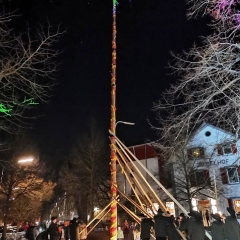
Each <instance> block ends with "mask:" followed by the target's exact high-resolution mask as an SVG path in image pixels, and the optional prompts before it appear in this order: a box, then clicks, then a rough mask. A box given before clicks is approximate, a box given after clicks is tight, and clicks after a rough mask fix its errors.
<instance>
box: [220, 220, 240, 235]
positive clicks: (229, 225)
mask: <svg viewBox="0 0 240 240" xmlns="http://www.w3.org/2000/svg"><path fill="white" fill-rule="evenodd" d="M224 227H225V236H226V239H228V240H240V233H239V223H238V221H237V219H236V218H233V217H227V218H226V220H225V225H224Z"/></svg>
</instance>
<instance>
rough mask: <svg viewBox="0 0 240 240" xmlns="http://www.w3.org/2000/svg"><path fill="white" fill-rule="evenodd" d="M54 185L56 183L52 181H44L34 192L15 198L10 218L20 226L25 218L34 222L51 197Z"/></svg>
mask: <svg viewBox="0 0 240 240" xmlns="http://www.w3.org/2000/svg"><path fill="white" fill-rule="evenodd" d="M54 187H55V184H54V183H52V182H51V181H49V182H44V181H43V182H42V184H41V185H40V188H38V189H37V191H36V190H35V191H34V192H33V194H23V195H21V196H20V197H18V198H17V199H14V202H13V204H12V206H11V208H10V211H9V219H12V220H13V221H14V222H15V223H17V226H18V227H19V224H20V223H21V222H22V221H23V220H28V221H33V222H34V221H35V219H37V218H38V217H39V216H40V213H41V209H42V205H43V203H44V202H45V201H49V200H50V199H51V197H52V195H53V189H54ZM16 190H17V189H16V187H15V191H16Z"/></svg>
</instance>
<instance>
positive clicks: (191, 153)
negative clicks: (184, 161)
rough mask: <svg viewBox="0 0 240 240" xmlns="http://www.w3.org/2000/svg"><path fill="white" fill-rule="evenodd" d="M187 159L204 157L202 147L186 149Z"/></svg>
mask: <svg viewBox="0 0 240 240" xmlns="http://www.w3.org/2000/svg"><path fill="white" fill-rule="evenodd" d="M187 155H188V159H189V160H192V159H201V158H204V157H205V154H204V148H203V147H197V148H190V149H188V150H187Z"/></svg>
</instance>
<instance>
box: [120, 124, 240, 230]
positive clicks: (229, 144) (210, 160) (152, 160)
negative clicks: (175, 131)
mask: <svg viewBox="0 0 240 240" xmlns="http://www.w3.org/2000/svg"><path fill="white" fill-rule="evenodd" d="M129 149H130V150H131V151H132V153H133V154H134V155H135V156H136V157H137V158H138V159H139V160H140V161H141V162H142V163H143V164H144V166H145V167H146V168H147V169H148V170H149V171H151V173H152V174H153V175H154V176H155V177H157V178H158V179H159V180H160V182H161V183H162V184H163V185H164V187H166V188H167V189H168V191H169V192H170V193H172V194H173V195H174V196H175V197H179V196H178V193H177V192H176V188H175V187H174V183H176V181H178V180H176V176H177V175H178V177H179V169H177V167H176V165H173V171H172V173H171V174H170V175H168V174H166V169H165V168H164V165H165V164H166V161H164V160H163V159H161V158H160V157H159V156H158V154H156V152H155V149H154V147H153V146H152V144H142V145H137V146H132V147H129ZM184 151H185V152H186V155H187V156H189V159H190V160H192V161H193V162H194V172H193V173H192V175H191V178H192V179H190V180H189V181H191V189H190V190H191V192H192V193H193V195H192V196H191V203H192V207H193V209H194V210H197V211H200V212H202V214H203V217H204V216H205V212H206V210H208V212H209V215H210V213H216V212H218V213H224V214H228V213H227V210H226V208H227V207H233V208H234V209H235V211H236V213H237V215H238V217H239V220H240V167H239V160H240V158H239V153H240V140H238V139H236V138H235V135H234V134H232V133H230V132H227V131H224V130H223V129H220V128H217V127H215V126H213V125H211V124H207V123H205V124H203V125H202V126H201V127H200V128H199V129H197V130H196V131H195V132H194V134H193V135H192V136H191V138H190V141H189V142H188V143H187V144H186V149H185V150H184ZM175 161H178V159H175ZM136 164H137V163H136ZM121 171H122V169H121V168H120V167H119V166H118V174H117V181H118V188H119V190H120V191H121V192H123V193H125V194H126V195H128V196H132V195H134V193H133V191H132V189H131V187H130V185H129V183H128V182H127V181H126V178H125V176H124V174H123V173H121ZM141 173H142V174H143V175H144V177H145V179H146V180H147V181H148V182H149V183H150V185H151V186H152V188H153V189H154V190H155V192H156V193H157V194H158V196H159V197H160V199H161V200H162V201H163V202H164V204H165V205H166V206H167V209H168V210H169V211H170V212H171V213H173V214H174V213H175V211H176V210H177V208H176V205H175V204H174V203H173V202H172V201H171V200H169V199H167V198H166V196H165V195H164V194H163V193H162V192H161V190H160V189H159V187H158V186H156V184H155V183H154V182H153V181H152V180H151V178H150V177H149V176H148V175H147V174H146V173H145V172H144V171H143V170H141ZM179 179H181V176H180V178H179ZM203 182H204V184H206V188H205V187H204V185H202V183H203ZM208 184H209V187H208ZM175 185H176V184H175ZM197 188H201V191H195V190H196V189H197ZM183 190H184V189H183ZM194 192H197V193H196V194H194ZM179 198H180V199H181V196H180V197H179ZM181 204H182V205H183V206H184V207H185V208H186V210H187V211H188V210H189V204H188V202H187V201H185V200H181ZM178 213H179V212H178ZM205 224H206V225H207V223H206V222H205Z"/></svg>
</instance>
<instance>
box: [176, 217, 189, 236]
mask: <svg viewBox="0 0 240 240" xmlns="http://www.w3.org/2000/svg"><path fill="white" fill-rule="evenodd" d="M179 217H181V218H182V221H181V224H180V226H179V228H178V229H179V230H180V231H181V232H182V233H183V234H184V236H185V237H186V238H187V236H188V224H189V217H188V216H185V215H184V213H180V215H179Z"/></svg>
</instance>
